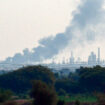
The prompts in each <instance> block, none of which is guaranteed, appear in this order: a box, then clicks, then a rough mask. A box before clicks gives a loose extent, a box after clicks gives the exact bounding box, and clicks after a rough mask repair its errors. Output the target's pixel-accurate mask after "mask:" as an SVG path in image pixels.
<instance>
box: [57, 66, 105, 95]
mask: <svg viewBox="0 0 105 105" xmlns="http://www.w3.org/2000/svg"><path fill="white" fill-rule="evenodd" d="M55 87H56V90H57V91H59V92H60V90H61V89H63V90H65V91H66V93H70V94H79V93H85V94H86V93H89V94H90V93H91V94H92V93H94V92H105V68H104V67H100V66H96V67H93V68H83V67H81V68H80V69H78V70H76V72H74V73H70V74H69V76H68V77H67V78H62V79H58V80H57V81H56V84H55Z"/></svg>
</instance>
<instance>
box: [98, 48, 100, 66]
mask: <svg viewBox="0 0 105 105" xmlns="http://www.w3.org/2000/svg"><path fill="white" fill-rule="evenodd" d="M98 64H100V48H98Z"/></svg>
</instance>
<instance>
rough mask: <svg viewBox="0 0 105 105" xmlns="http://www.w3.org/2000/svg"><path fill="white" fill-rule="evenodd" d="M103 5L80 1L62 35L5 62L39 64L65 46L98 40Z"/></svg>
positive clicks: (92, 0) (99, 1)
mask: <svg viewBox="0 0 105 105" xmlns="http://www.w3.org/2000/svg"><path fill="white" fill-rule="evenodd" d="M103 4H104V0H81V5H80V6H79V7H78V8H77V10H76V11H75V12H73V19H72V21H71V23H70V26H68V27H67V28H66V30H65V32H64V33H59V34H57V35H56V36H55V37H54V36H51V37H48V38H44V39H41V40H40V41H39V46H38V47H36V48H33V51H31V52H30V51H29V50H28V49H25V50H24V51H23V54H20V53H18V54H15V55H14V57H9V58H7V59H6V61H5V62H13V63H26V62H40V61H42V60H45V59H49V58H52V57H53V56H54V55H57V54H58V53H59V52H60V51H61V50H63V49H65V48H66V47H67V46H69V48H76V47H77V46H78V45H80V46H83V45H84V44H85V43H92V42H94V41H95V40H96V39H97V38H98V35H97V30H99V32H100V31H101V29H100V28H99V26H100V24H103V25H104V23H103V22H104V17H105V11H104V8H103ZM55 25H56V24H55ZM104 26H105V25H104ZM97 27H98V29H97Z"/></svg>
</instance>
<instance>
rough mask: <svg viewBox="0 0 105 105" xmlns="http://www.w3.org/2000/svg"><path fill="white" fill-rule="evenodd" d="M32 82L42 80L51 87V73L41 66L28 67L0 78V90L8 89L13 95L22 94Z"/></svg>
mask: <svg viewBox="0 0 105 105" xmlns="http://www.w3.org/2000/svg"><path fill="white" fill-rule="evenodd" d="M32 80H42V81H44V82H46V83H47V84H49V85H53V84H54V82H55V78H54V75H53V73H52V72H51V71H50V70H49V69H48V68H47V67H42V66H29V67H24V68H21V69H19V70H16V71H13V72H10V73H7V74H4V75H1V76H0V88H4V89H10V90H12V91H13V92H15V93H24V92H26V91H28V90H29V89H31V82H32Z"/></svg>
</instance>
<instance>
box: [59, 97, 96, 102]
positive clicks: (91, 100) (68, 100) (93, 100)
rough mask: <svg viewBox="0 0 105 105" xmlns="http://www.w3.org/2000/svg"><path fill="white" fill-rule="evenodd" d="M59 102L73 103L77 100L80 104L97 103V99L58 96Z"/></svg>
mask: <svg viewBox="0 0 105 105" xmlns="http://www.w3.org/2000/svg"><path fill="white" fill-rule="evenodd" d="M59 99H60V100H64V101H65V102H75V101H76V100H79V101H80V102H97V98H96V97H94V96H81V95H77V96H59Z"/></svg>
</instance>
